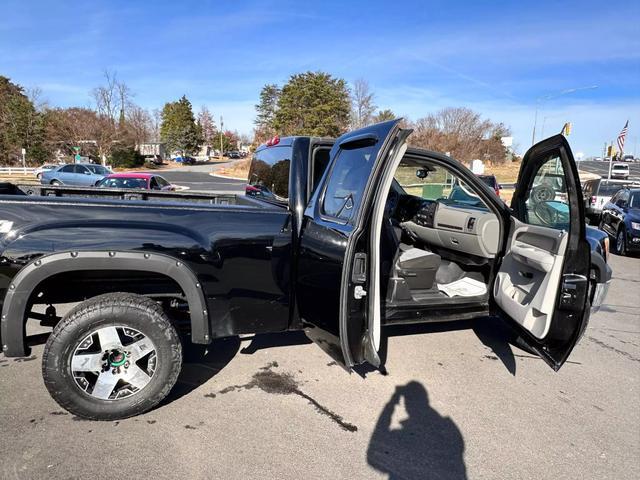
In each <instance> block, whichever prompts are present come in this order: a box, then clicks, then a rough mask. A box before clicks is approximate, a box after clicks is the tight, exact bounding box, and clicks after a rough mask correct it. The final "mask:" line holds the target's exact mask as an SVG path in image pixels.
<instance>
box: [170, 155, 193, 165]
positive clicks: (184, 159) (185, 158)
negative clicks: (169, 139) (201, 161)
mask: <svg viewBox="0 0 640 480" xmlns="http://www.w3.org/2000/svg"><path fill="white" fill-rule="evenodd" d="M173 161H174V162H177V163H182V164H183V165H195V164H196V159H195V158H193V157H190V156H188V155H185V156H182V157H176V158H174V159H173Z"/></svg>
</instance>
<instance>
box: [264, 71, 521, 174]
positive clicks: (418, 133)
mask: <svg viewBox="0 0 640 480" xmlns="http://www.w3.org/2000/svg"><path fill="white" fill-rule="evenodd" d="M394 118H396V114H395V113H394V112H393V111H392V110H390V109H379V108H378V106H377V105H376V103H375V94H374V92H372V90H371V88H370V86H369V83H368V82H367V81H366V80H364V79H358V80H356V81H355V82H354V83H353V85H352V86H351V87H350V86H349V84H348V83H347V82H346V81H345V80H344V79H340V78H336V77H333V76H332V75H330V74H328V73H324V72H305V73H299V74H295V75H292V76H291V77H290V78H289V80H288V81H287V82H286V83H285V84H284V85H283V86H279V85H276V84H267V85H265V86H264V87H263V88H262V90H261V91H260V99H259V103H258V104H257V105H256V117H255V120H254V123H255V132H254V133H255V139H254V143H262V142H264V141H265V140H267V139H268V138H271V137H273V136H274V135H281V136H286V135H314V136H320V137H337V136H339V135H341V134H343V133H345V132H347V131H348V130H353V129H358V128H362V127H365V126H367V125H371V124H373V123H378V122H383V121H386V120H392V119H394ZM403 126H404V127H405V128H411V129H413V130H414V133H413V134H412V135H411V136H410V137H409V142H410V143H411V144H412V145H413V146H416V147H422V148H427V149H430V150H436V151H440V152H448V153H449V154H450V155H451V156H452V157H454V158H457V159H458V160H461V161H465V162H469V161H471V160H474V159H481V160H489V161H491V162H495V163H501V162H505V161H507V159H508V158H509V155H508V152H507V150H506V148H505V147H504V145H503V144H502V140H501V138H502V137H506V136H509V135H510V134H511V133H510V130H509V128H508V127H506V126H505V125H504V124H502V123H494V122H492V121H490V120H488V119H483V118H482V116H481V115H480V114H479V113H477V112H474V111H473V110H470V109H468V108H464V107H451V108H445V109H442V110H440V111H438V112H435V113H431V114H429V115H427V116H425V117H422V118H419V119H417V120H415V121H412V120H410V119H404V120H403Z"/></svg>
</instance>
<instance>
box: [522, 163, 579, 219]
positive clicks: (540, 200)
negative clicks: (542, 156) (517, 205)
mask: <svg viewBox="0 0 640 480" xmlns="http://www.w3.org/2000/svg"><path fill="white" fill-rule="evenodd" d="M525 215H526V222H527V223H529V224H531V225H542V226H545V227H551V228H555V229H557V230H568V229H569V221H570V219H571V211H570V207H569V202H568V197H567V189H566V180H565V171H564V168H563V166H562V161H561V159H560V157H559V155H558V154H553V155H551V156H550V157H549V158H548V159H547V160H546V161H545V162H544V163H542V164H541V165H540V167H539V169H538V171H537V172H536V174H535V176H534V178H533V182H532V183H531V185H529V188H528V190H527V195H526V200H525Z"/></svg>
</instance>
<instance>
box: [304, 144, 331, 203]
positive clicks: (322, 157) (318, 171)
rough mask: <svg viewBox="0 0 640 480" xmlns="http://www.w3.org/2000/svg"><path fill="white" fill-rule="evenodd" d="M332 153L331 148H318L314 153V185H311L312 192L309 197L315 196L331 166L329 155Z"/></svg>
mask: <svg viewBox="0 0 640 480" xmlns="http://www.w3.org/2000/svg"><path fill="white" fill-rule="evenodd" d="M330 152H331V149H330V148H317V149H316V150H314V152H313V160H312V167H311V168H312V171H313V177H312V178H313V184H312V185H311V191H310V192H309V196H311V195H312V194H313V192H314V191H315V189H316V187H317V186H318V183H319V182H320V179H321V178H322V175H323V174H324V171H325V170H326V169H327V166H328V165H329V154H330Z"/></svg>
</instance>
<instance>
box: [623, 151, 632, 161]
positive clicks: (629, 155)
mask: <svg viewBox="0 0 640 480" xmlns="http://www.w3.org/2000/svg"><path fill="white" fill-rule="evenodd" d="M620 161H621V162H633V161H634V158H633V155H631V154H630V153H628V154H626V155H623V156H622V158H621V159H620Z"/></svg>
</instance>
